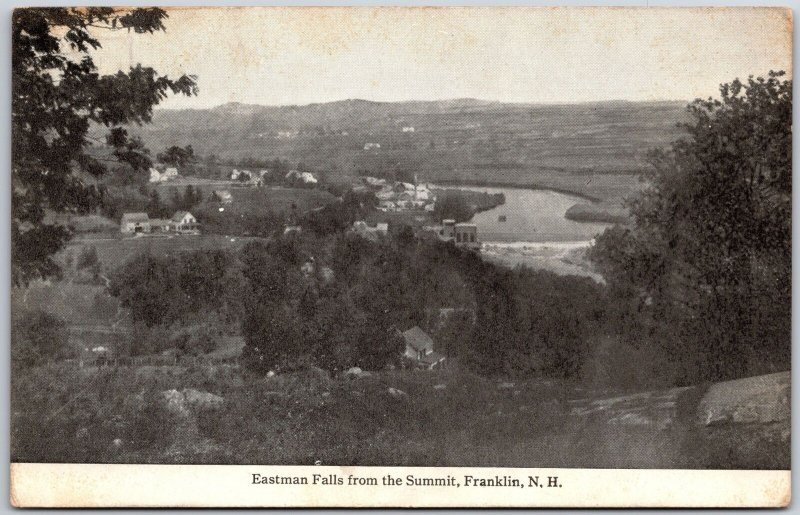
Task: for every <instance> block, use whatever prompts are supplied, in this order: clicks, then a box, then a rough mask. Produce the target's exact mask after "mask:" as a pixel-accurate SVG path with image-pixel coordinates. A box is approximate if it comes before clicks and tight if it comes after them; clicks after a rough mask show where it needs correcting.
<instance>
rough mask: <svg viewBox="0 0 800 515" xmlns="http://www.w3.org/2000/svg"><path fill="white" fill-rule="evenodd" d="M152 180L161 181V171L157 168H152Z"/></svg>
mask: <svg viewBox="0 0 800 515" xmlns="http://www.w3.org/2000/svg"><path fill="white" fill-rule="evenodd" d="M150 182H161V172H159V171H158V169H157V168H155V167H151V168H150Z"/></svg>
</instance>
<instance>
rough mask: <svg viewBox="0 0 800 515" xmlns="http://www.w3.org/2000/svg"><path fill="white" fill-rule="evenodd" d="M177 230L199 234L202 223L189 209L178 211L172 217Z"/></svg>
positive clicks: (171, 219)
mask: <svg viewBox="0 0 800 515" xmlns="http://www.w3.org/2000/svg"><path fill="white" fill-rule="evenodd" d="M170 221H171V222H172V226H173V227H174V228H175V232H178V233H191V234H197V233H198V232H199V229H200V224H199V223H197V218H195V217H194V215H192V213H190V212H188V211H178V212H177V213H175V214H174V215H173V216H172V218H170Z"/></svg>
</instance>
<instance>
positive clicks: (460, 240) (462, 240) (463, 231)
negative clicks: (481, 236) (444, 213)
mask: <svg viewBox="0 0 800 515" xmlns="http://www.w3.org/2000/svg"><path fill="white" fill-rule="evenodd" d="M455 242H456V245H458V246H462V247H468V248H480V246H481V244H480V242H479V241H478V226H477V225H475V224H471V223H459V224H456V225H455Z"/></svg>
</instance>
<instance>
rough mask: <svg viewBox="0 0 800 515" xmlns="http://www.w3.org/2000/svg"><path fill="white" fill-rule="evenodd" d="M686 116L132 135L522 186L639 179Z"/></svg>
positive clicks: (350, 118)
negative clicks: (594, 175)
mask: <svg viewBox="0 0 800 515" xmlns="http://www.w3.org/2000/svg"><path fill="white" fill-rule="evenodd" d="M685 105H686V102H626V101H615V102H596V103H582V104H569V105H544V104H506V103H500V102H490V101H482V100H475V99H455V100H445V101H424V102H423V101H411V102H391V103H387V102H371V101H367V100H344V101H339V102H330V103H322V104H310V105H304V106H280V107H273V106H260V105H250V104H241V103H229V104H225V105H222V106H219V107H215V108H211V109H183V110H158V111H156V112H155V113H154V116H153V123H152V124H150V125H146V126H143V127H134V128H132V132H134V133H138V134H139V135H141V136H142V137H143V139H144V140H145V142H146V143H147V145H148V146H149V147H150V148H151V149H152V150H153V151H159V150H161V149H163V148H164V147H166V146H169V145H187V144H191V145H192V146H193V147H194V149H195V151H196V152H197V153H199V154H201V155H206V154H211V153H213V154H216V155H217V156H219V157H221V158H229V159H241V158H245V157H254V158H263V159H267V158H274V157H280V158H284V159H288V160H289V161H291V162H293V163H297V162H303V163H304V164H306V165H308V166H310V167H313V168H316V169H320V170H328V171H331V172H332V173H333V175H335V174H337V173H338V174H342V175H350V174H353V173H356V172H361V171H364V170H366V171H369V172H372V173H380V172H391V171H394V170H410V171H413V172H415V173H418V174H419V175H420V176H421V177H423V178H425V179H427V180H445V179H450V180H473V181H474V180H483V181H492V182H503V183H512V182H515V183H520V182H523V183H524V182H531V181H535V180H536V179H537V178H540V177H542V176H543V174H544V175H553V174H575V173H578V174H586V173H591V172H599V173H603V174H605V173H630V172H632V171H636V170H640V169H641V168H642V167H643V166H645V164H646V159H645V158H646V153H647V150H648V149H649V148H652V147H661V146H665V145H667V144H668V143H670V142H671V141H673V140H674V139H676V138H677V137H678V136H679V135H680V131H679V130H678V129H677V127H676V124H677V123H678V122H679V121H681V120H683V119H684V117H685ZM368 143H371V144H377V145H367V144H368ZM378 145H379V146H380V147H379V148H378ZM365 146H366V147H367V149H365Z"/></svg>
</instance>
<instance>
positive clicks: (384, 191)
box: [362, 177, 436, 212]
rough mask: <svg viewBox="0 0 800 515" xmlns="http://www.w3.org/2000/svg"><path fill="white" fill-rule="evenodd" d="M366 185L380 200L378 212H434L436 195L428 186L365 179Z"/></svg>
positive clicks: (373, 178) (370, 178)
mask: <svg viewBox="0 0 800 515" xmlns="http://www.w3.org/2000/svg"><path fill="white" fill-rule="evenodd" d="M362 179H363V181H364V185H365V186H366V187H367V188H369V189H371V190H373V191H375V196H376V197H377V198H378V206H377V208H378V210H379V211H383V212H397V211H420V210H424V211H429V212H432V211H433V208H434V206H435V204H436V195H434V194H433V192H432V191H431V188H430V186H429V185H427V184H419V183H417V182H416V181H414V183H410V182H400V181H395V182H390V181H387V180H386V179H378V178H375V177H363V178H362Z"/></svg>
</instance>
